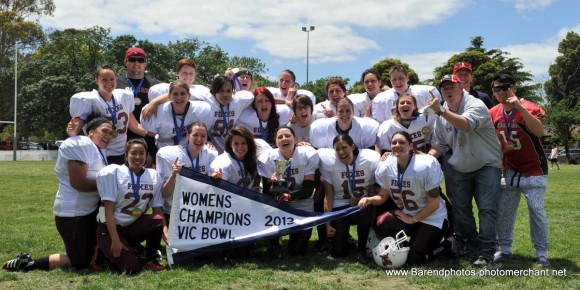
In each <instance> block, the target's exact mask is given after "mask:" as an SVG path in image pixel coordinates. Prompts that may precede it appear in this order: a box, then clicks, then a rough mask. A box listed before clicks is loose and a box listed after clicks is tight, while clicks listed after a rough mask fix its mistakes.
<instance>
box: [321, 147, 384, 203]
mask: <svg viewBox="0 0 580 290" xmlns="http://www.w3.org/2000/svg"><path fill="white" fill-rule="evenodd" d="M318 157H319V158H320V173H321V175H322V178H323V180H324V182H328V183H330V184H332V187H333V189H334V203H333V205H332V207H333V208H337V207H341V206H346V205H349V204H351V197H354V200H355V201H356V203H354V204H353V205H356V204H357V203H358V201H359V200H360V199H361V198H363V197H365V196H368V193H369V192H368V187H369V186H370V185H372V184H374V183H375V170H376V169H377V166H378V165H379V162H380V159H381V156H380V154H379V153H377V152H376V151H374V150H370V149H362V150H360V151H359V154H358V156H357V157H356V159H355V160H354V162H353V165H354V166H353V165H348V166H347V165H346V164H344V163H342V161H340V160H338V159H337V158H336V152H335V151H334V149H329V148H322V149H318ZM353 172H354V175H353ZM351 176H353V178H351ZM353 183H354V194H353V189H352V188H353Z"/></svg>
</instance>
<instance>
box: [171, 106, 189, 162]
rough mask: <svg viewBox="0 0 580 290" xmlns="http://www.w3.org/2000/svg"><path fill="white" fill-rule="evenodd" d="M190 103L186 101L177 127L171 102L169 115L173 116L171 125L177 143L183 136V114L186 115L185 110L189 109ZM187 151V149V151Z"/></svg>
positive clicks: (175, 115)
mask: <svg viewBox="0 0 580 290" xmlns="http://www.w3.org/2000/svg"><path fill="white" fill-rule="evenodd" d="M190 104H191V103H190V102H189V101H188V102H187V105H185V112H184V113H183V116H182V117H181V125H179V127H177V114H175V110H174V109H173V103H171V116H172V117H173V127H174V128H175V140H176V141H177V144H175V145H178V144H179V141H181V137H182V136H183V131H184V130H185V128H184V126H183V124H184V122H185V116H186V115H187V111H188V110H189V105H190ZM187 152H189V151H187Z"/></svg>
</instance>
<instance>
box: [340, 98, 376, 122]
mask: <svg viewBox="0 0 580 290" xmlns="http://www.w3.org/2000/svg"><path fill="white" fill-rule="evenodd" d="M346 97H347V98H348V99H349V100H350V101H351V102H352V104H353V106H354V115H355V116H356V117H364V116H365V114H366V112H367V108H368V107H369V104H370V103H372V101H373V100H371V98H370V97H369V94H368V93H367V92H364V93H360V94H350V95H348V96H346ZM369 117H371V118H372V112H371V116H369Z"/></svg>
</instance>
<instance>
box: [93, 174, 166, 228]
mask: <svg viewBox="0 0 580 290" xmlns="http://www.w3.org/2000/svg"><path fill="white" fill-rule="evenodd" d="M131 174H132V175H133V179H132V178H131ZM133 181H134V182H135V183H133ZM162 186H163V180H162V179H161V176H159V173H157V171H155V169H150V168H146V169H145V170H144V171H143V172H142V174H141V175H140V176H139V175H138V174H136V173H134V172H132V171H131V169H129V167H127V166H126V165H118V164H111V165H109V166H106V167H105V168H103V169H101V171H99V173H98V174H97V188H98V189H99V196H100V197H101V200H103V201H105V200H106V201H112V202H115V220H116V221H117V224H118V225H120V226H122V227H126V226H128V225H131V224H132V223H134V222H135V221H136V220H137V219H138V218H139V217H140V216H141V215H139V216H135V215H133V211H134V210H135V209H138V210H140V213H141V214H143V213H145V212H146V211H147V210H148V209H149V204H151V207H162V206H163V198H162V196H161V187H162ZM136 189H137V190H136ZM97 221H98V222H101V223H105V222H107V220H106V217H105V210H104V208H102V209H101V210H99V214H98V215H97Z"/></svg>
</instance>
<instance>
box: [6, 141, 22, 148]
mask: <svg viewBox="0 0 580 290" xmlns="http://www.w3.org/2000/svg"><path fill="white" fill-rule="evenodd" d="M17 146H18V147H17V148H16V149H17V150H24V148H23V147H22V144H20V143H18V145H17ZM13 148H14V147H12V141H2V142H0V150H13Z"/></svg>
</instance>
